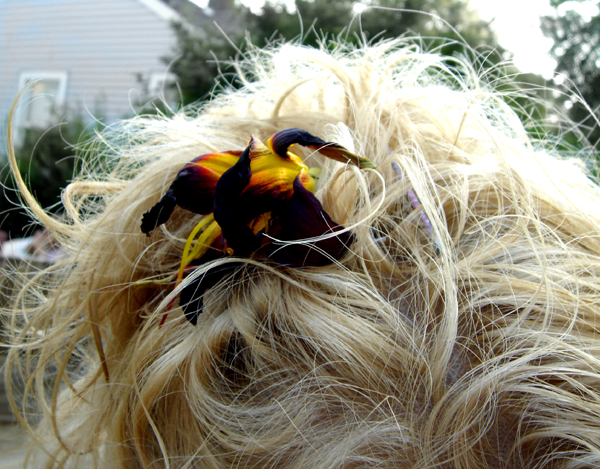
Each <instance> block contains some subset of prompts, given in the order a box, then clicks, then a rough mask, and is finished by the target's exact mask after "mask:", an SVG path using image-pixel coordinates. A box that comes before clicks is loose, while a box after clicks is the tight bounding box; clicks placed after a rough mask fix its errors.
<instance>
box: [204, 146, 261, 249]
mask: <svg viewBox="0 0 600 469" xmlns="http://www.w3.org/2000/svg"><path fill="white" fill-rule="evenodd" d="M251 146H252V142H250V145H248V147H247V148H246V149H245V150H244V152H243V153H242V155H241V156H240V158H239V159H238V161H237V163H236V164H235V165H233V166H232V167H231V168H230V169H229V170H227V171H226V172H225V174H223V176H221V178H220V179H219V181H218V182H217V185H216V189H215V201H214V206H213V213H214V217H215V221H216V222H217V223H218V224H219V226H220V227H221V230H222V233H223V236H224V238H225V239H226V241H227V246H228V247H229V248H231V249H233V254H234V255H235V256H240V257H246V256H249V255H250V254H251V253H253V252H254V251H256V249H257V248H258V247H259V246H260V240H259V239H258V238H257V237H256V235H255V234H254V233H253V232H252V230H251V229H250V228H249V227H248V223H249V222H250V221H251V220H252V218H253V217H249V215H248V212H249V210H250V209H251V207H250V205H249V203H250V202H251V201H250V200H248V197H243V196H242V197H240V194H241V193H242V191H243V190H244V189H245V188H246V186H247V185H248V183H249V182H250V177H251V176H252V171H251V170H250V148H251Z"/></svg>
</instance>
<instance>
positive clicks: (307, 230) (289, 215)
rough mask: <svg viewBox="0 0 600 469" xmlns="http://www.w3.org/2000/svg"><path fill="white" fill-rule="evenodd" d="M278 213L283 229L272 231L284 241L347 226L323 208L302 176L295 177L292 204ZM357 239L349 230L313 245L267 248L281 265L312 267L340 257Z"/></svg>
mask: <svg viewBox="0 0 600 469" xmlns="http://www.w3.org/2000/svg"><path fill="white" fill-rule="evenodd" d="M276 216H277V220H276V223H277V225H278V227H279V230H278V231H270V232H269V233H270V234H272V235H273V237H276V238H277V239H280V240H282V241H297V240H301V239H306V238H315V237H318V236H322V235H327V234H331V233H335V232H337V231H341V230H343V229H344V227H343V226H341V225H338V224H337V223H336V222H334V221H333V220H332V219H331V217H330V216H329V215H328V214H327V212H325V210H323V206H322V205H321V202H319V200H318V199H317V198H316V197H315V196H314V195H313V194H312V193H311V192H310V191H308V190H306V189H305V188H304V186H303V185H302V183H301V182H300V179H299V178H296V179H295V180H294V194H293V195H292V197H291V198H290V201H289V203H288V204H287V205H286V206H285V207H284V208H283V209H281V210H280V211H278V213H277V214H276ZM353 242H354V234H353V233H351V232H349V231H346V232H344V233H340V234H339V235H338V236H333V237H331V238H327V239H323V240H320V241H316V242H313V243H310V244H290V245H280V244H279V243H271V244H269V245H267V246H265V248H266V249H267V252H268V255H269V257H270V258H271V259H273V260H274V261H276V262H278V263H280V264H286V265H290V266H294V267H310V266H323V265H327V264H331V263H332V262H333V261H334V260H339V259H340V258H341V257H342V256H343V255H344V254H345V253H346V250H347V249H348V247H349V246H350V245H351V244H352V243H353Z"/></svg>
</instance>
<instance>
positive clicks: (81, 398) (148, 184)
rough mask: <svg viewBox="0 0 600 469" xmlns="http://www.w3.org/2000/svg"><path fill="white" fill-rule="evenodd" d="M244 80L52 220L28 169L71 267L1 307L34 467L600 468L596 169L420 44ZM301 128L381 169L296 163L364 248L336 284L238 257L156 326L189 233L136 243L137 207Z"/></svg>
mask: <svg viewBox="0 0 600 469" xmlns="http://www.w3.org/2000/svg"><path fill="white" fill-rule="evenodd" d="M236 66H237V71H238V77H239V79H240V80H241V82H242V83H243V85H244V86H243V87H242V88H241V89H237V90H235V89H233V87H232V88H231V89H226V90H225V91H224V92H223V93H222V94H220V95H218V96H217V97H215V98H214V99H212V100H211V101H210V102H209V103H208V104H205V105H202V106H201V107H200V108H198V109H193V110H189V109H188V110H184V111H181V112H178V113H176V114H174V115H173V116H172V117H164V116H138V117H135V118H133V119H130V120H126V121H124V122H120V123H119V124H118V125H116V126H114V127H112V128H109V129H106V131H105V132H103V133H102V134H101V135H100V136H99V137H98V139H97V141H96V145H94V146H93V147H92V149H91V150H90V155H88V156H89V157H88V158H84V160H83V169H82V172H81V174H80V175H79V176H78V177H77V178H76V179H75V180H74V181H73V182H72V183H71V184H70V185H69V186H68V187H67V188H66V189H65V191H64V193H63V205H64V212H65V219H64V220H63V221H57V220H55V219H53V218H51V217H50V216H49V215H47V214H46V213H45V212H44V211H43V210H42V209H41V208H40V207H39V205H38V204H37V202H36V201H35V200H34V198H33V197H32V196H31V195H30V194H29V192H27V189H26V187H25V184H24V183H23V181H22V179H21V178H20V176H19V175H18V173H17V174H15V177H16V178H17V179H18V181H19V184H20V187H21V190H22V193H23V198H24V200H25V203H26V204H27V205H28V206H29V209H30V210H31V212H32V213H33V214H34V215H36V216H37V217H38V219H39V220H40V221H41V222H42V223H44V224H45V225H46V226H47V227H48V228H49V229H50V230H52V232H53V233H54V235H55V236H56V237H57V238H58V240H59V241H60V243H61V244H62V246H63V248H64V249H65V250H66V251H67V253H68V254H67V258H66V259H65V260H64V261H63V262H61V263H59V264H57V265H56V266H53V267H51V268H49V269H48V270H47V271H45V272H41V273H40V274H39V275H37V276H36V277H35V278H34V279H32V280H31V281H30V282H29V283H28V284H27V285H25V286H24V288H23V290H22V292H21V294H20V295H19V296H18V298H17V301H16V304H15V306H14V309H13V311H12V312H13V314H12V319H11V329H12V331H13V333H12V343H13V349H12V351H11V357H10V364H9V367H8V370H7V372H8V373H11V370H12V369H13V368H15V367H17V366H20V367H21V368H20V370H21V372H22V373H23V374H24V376H25V379H26V387H25V396H24V399H23V405H22V406H20V407H19V406H18V404H17V401H16V400H15V399H14V397H13V404H14V405H15V410H17V411H19V412H20V414H19V415H20V419H21V421H22V423H23V424H24V425H28V426H30V428H31V429H32V430H31V431H32V432H34V435H35V438H36V441H37V443H38V445H39V447H38V449H37V451H36V452H34V453H33V455H32V457H33V458H34V459H32V461H30V463H31V464H34V465H35V464H36V463H37V464H42V463H41V462H40V460H41V461H43V464H45V467H79V466H81V467H92V466H94V467H111V468H136V467H139V468H142V467H144V468H146V467H152V468H159V467H165V468H174V467H179V468H188V467H206V468H219V467H222V468H230V467H270V468H273V467H285V468H307V467H310V468H325V467H340V468H341V467H344V468H359V467H390V468H391V467H393V468H399V467H418V468H421V469H425V468H475V467H477V468H479V467H482V468H486V467H487V468H513V467H515V468H516V467H561V468H583V467H600V340H599V339H600V336H599V334H598V327H599V325H600V307H599V305H598V302H599V301H600V237H599V234H600V214H599V211H598V207H599V206H600V190H599V188H598V186H596V185H595V184H594V183H593V182H592V181H591V180H590V179H589V178H588V177H587V176H586V174H585V173H584V171H582V168H581V165H579V164H577V163H574V162H573V161H567V160H563V159H559V158H557V157H556V156H553V155H551V154H550V151H548V150H547V149H545V148H544V146H543V145H542V143H543V142H538V141H533V140H532V139H531V138H530V137H529V136H528V134H527V132H526V131H525V129H524V127H523V124H522V123H521V122H520V121H519V119H518V117H517V116H516V114H515V113H514V112H513V111H512V110H511V108H510V107H509V106H508V105H507V104H506V103H505V101H504V96H503V95H501V94H500V93H499V92H497V91H494V90H493V89H492V88H491V87H490V86H489V85H487V84H486V83H484V82H483V80H482V79H480V78H478V76H477V73H476V72H475V71H474V70H473V68H472V67H471V66H470V65H469V63H468V62H467V61H466V60H465V61H460V60H456V59H451V60H450V59H448V58H446V59H444V58H442V57H440V56H438V55H436V54H434V53H425V52H422V51H420V50H419V48H418V47H416V46H415V45H414V44H410V43H408V42H406V41H393V42H385V43H382V44H378V45H370V46H364V47H359V48H347V47H342V46H335V47H334V46H332V45H331V44H328V45H327V46H324V47H323V48H322V49H321V50H316V49H310V48H305V47H302V46H298V45H292V44H287V45H282V46H278V47H274V48H270V49H264V50H255V51H252V52H250V53H248V55H247V56H246V57H245V58H244V59H243V60H241V61H239V62H238V63H237V64H236ZM288 127H298V128H302V129H305V130H307V131H309V132H311V133H312V134H314V135H318V136H319V137H321V138H323V139H326V140H328V141H335V142H339V143H340V144H342V145H344V146H345V147H347V148H349V149H351V150H352V151H353V152H355V153H356V154H358V155H364V156H366V157H368V158H369V159H370V160H371V161H373V162H374V163H375V164H376V165H377V168H378V169H377V170H366V171H359V170H358V169H357V168H353V167H346V166H344V165H342V164H340V163H337V162H333V161H330V160H325V159H323V158H322V157H321V156H320V155H318V154H316V153H315V154H308V153H306V154H305V157H306V161H307V162H308V164H310V165H311V166H319V167H321V170H322V172H321V176H320V179H319V185H318V190H317V196H318V198H319V199H320V200H321V201H322V203H323V206H324V207H325V209H326V210H327V212H328V213H329V214H330V215H331V217H332V218H333V219H334V220H336V221H337V222H338V223H341V224H344V225H345V226H347V227H350V228H351V229H352V231H353V232H354V234H355V239H356V240H355V242H354V244H352V246H351V249H350V250H349V251H348V253H347V254H346V255H345V256H344V257H343V258H342V259H341V260H340V261H339V262H335V263H332V264H331V265H329V266H325V267H314V268H305V269H300V268H289V267H285V266H280V265H276V264H272V263H269V262H266V261H260V260H257V259H254V258H250V259H246V260H242V262H245V263H246V264H247V266H246V268H245V269H244V272H243V274H242V275H238V276H234V277H232V278H231V279H230V280H229V281H226V282H224V283H222V284H220V285H218V286H217V287H215V288H213V289H212V290H210V291H209V292H208V294H207V296H206V299H205V305H206V306H205V310H204V312H203V313H202V315H200V317H199V320H198V325H197V327H193V326H191V325H190V324H189V323H188V322H187V321H186V320H185V318H184V317H183V315H182V314H181V310H180V308H178V307H174V308H173V309H172V310H171V311H170V313H169V318H168V320H167V321H166V323H165V324H164V325H163V326H162V327H160V328H159V327H158V324H159V322H160V320H161V317H162V315H163V314H164V312H165V310H166V308H167V305H168V303H169V302H170V300H171V299H172V298H174V297H176V296H177V295H178V292H179V290H180V288H178V289H176V290H175V291H171V290H169V289H165V288H162V287H161V286H160V285H159V284H157V283H153V282H152V280H155V279H159V278H164V277H165V276H168V275H171V274H173V273H174V272H177V269H178V266H179V260H180V257H181V252H182V249H183V246H184V243H185V240H186V238H187V236H188V235H189V233H190V231H191V230H192V228H193V227H194V225H195V224H196V223H197V221H198V216H195V215H193V214H191V213H190V212H187V211H185V210H182V209H179V208H177V209H176V210H175V212H174V214H173V216H172V217H171V219H170V220H169V222H168V223H167V224H165V225H163V226H161V227H160V228H159V229H156V230H155V231H154V232H153V233H152V236H151V237H148V238H147V237H146V236H144V235H143V234H142V233H141V231H140V221H141V218H142V214H143V213H144V212H146V211H147V210H148V209H149V208H150V207H151V206H152V205H153V204H155V203H156V202H157V201H158V200H159V199H160V197H161V196H162V195H163V194H164V192H165V191H166V189H167V188H168V187H169V184H170V183H171V182H172V180H173V178H174V177H175V175H176V174H177V172H178V171H179V170H180V169H181V168H182V167H183V165H185V164H186V163H187V162H188V161H190V160H191V159H192V158H194V157H196V156H198V155H200V154H203V153H208V152H220V151H224V150H232V149H243V148H244V147H245V144H246V142H247V141H248V138H249V137H250V135H251V134H254V135H256V136H257V137H259V138H262V139H266V138H267V137H268V136H269V135H271V134H273V133H274V132H276V131H278V130H281V129H284V128H288ZM12 158H13V159H14V155H12ZM392 163H395V164H396V165H398V166H399V168H401V177H400V176H399V174H397V172H396V171H394V165H393V164H392ZM410 191H413V194H414V196H416V197H417V198H418V199H419V201H420V203H421V205H420V206H419V207H416V206H415V204H411V203H410V200H409V196H411V193H410ZM422 212H424V213H425V214H426V216H427V219H428V220H429V222H430V223H431V228H432V233H429V232H428V230H427V229H426V227H425V226H424V224H423V222H422V216H421V213H422ZM219 262H227V260H223V259H221V260H217V261H213V264H208V265H206V266H202V267H201V268H200V269H198V272H199V273H201V272H202V271H203V270H206V269H208V268H210V266H211V265H214V263H219ZM186 281H189V278H188V279H187V280H186ZM175 304H177V303H175ZM32 406H33V407H32ZM32 408H35V409H38V411H39V413H40V414H41V423H39V424H38V425H37V428H36V430H33V426H32V424H31V422H32V421H35V420H36V419H37V417H38V415H36V414H35V413H34V412H33V411H32V410H31V409H32ZM28 422H30V423H28ZM40 449H41V450H43V451H40ZM35 458H37V459H35ZM35 467H41V466H40V465H36V466H35Z"/></svg>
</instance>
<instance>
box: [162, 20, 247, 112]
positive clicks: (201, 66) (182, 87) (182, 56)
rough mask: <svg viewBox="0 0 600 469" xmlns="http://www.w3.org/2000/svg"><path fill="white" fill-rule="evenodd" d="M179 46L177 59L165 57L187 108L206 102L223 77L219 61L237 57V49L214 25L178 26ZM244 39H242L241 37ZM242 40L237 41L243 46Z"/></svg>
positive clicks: (175, 27)
mask: <svg viewBox="0 0 600 469" xmlns="http://www.w3.org/2000/svg"><path fill="white" fill-rule="evenodd" d="M173 28H174V31H175V35H176V38H177V43H176V46H175V49H174V51H173V55H169V56H166V57H163V62H165V63H166V64H168V65H169V67H170V71H171V73H173V74H174V75H175V76H176V77H177V83H176V84H175V86H177V92H178V93H179V94H180V96H181V101H182V103H183V104H189V103H193V102H196V101H199V100H202V99H206V97H207V96H208V95H209V93H210V92H211V90H212V89H213V87H214V84H215V78H216V77H217V76H218V75H219V71H220V69H219V64H218V60H217V59H220V60H223V59H226V58H228V57H231V56H233V55H235V53H236V47H235V46H234V45H233V44H232V43H231V42H229V40H228V39H227V38H226V37H225V36H224V35H223V34H222V33H221V32H220V31H219V30H217V28H216V27H215V26H214V25H211V24H210V23H208V22H207V23H206V24H204V25H203V27H202V29H200V28H194V27H191V26H190V25H188V24H183V23H174V24H173ZM240 37H241V36H240ZM240 37H237V38H233V40H235V41H236V42H240V43H241V40H240Z"/></svg>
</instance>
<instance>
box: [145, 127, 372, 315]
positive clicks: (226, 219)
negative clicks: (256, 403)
mask: <svg viewBox="0 0 600 469" xmlns="http://www.w3.org/2000/svg"><path fill="white" fill-rule="evenodd" d="M293 144H299V145H302V146H305V147H308V148H311V149H314V150H317V151H319V152H320V153H322V154H323V155H325V156H327V157H329V158H332V159H335V160H337V161H341V162H343V163H351V164H355V165H356V166H358V167H360V168H374V167H375V166H374V165H373V164H372V163H371V162H370V161H369V160H367V159H366V158H361V157H358V156H356V155H354V154H353V153H351V152H350V151H348V150H347V149H345V148H344V147H342V146H341V145H338V144H336V143H331V142H325V141H323V140H321V139H320V138H318V137H315V136H314V135H311V134H310V133H308V132H306V131H304V130H300V129H286V130H283V131H281V132H277V133H276V134H274V135H273V136H271V137H270V138H269V139H268V140H267V142H266V145H265V144H263V143H262V142H261V141H260V140H258V139H256V138H254V137H252V138H251V140H250V143H249V144H248V146H247V147H246V149H245V150H244V151H242V152H240V151H227V152H223V153H208V154H205V155H202V156H199V157H198V158H196V159H194V160H192V161H191V162H190V163H188V164H187V165H185V167H184V168H183V169H182V170H181V171H180V172H179V173H178V174H177V177H176V178H175V180H174V181H173V183H172V184H171V186H170V188H169V190H168V191H167V193H166V194H165V196H164V197H163V198H162V199H161V200H160V201H159V202H158V203H157V204H156V205H155V206H154V207H152V208H151V209H150V210H149V211H148V212H146V214H144V217H143V219H142V226H141V230H142V232H144V233H146V234H147V235H149V233H150V232H151V231H152V230H153V229H155V228H156V227H158V226H159V225H161V224H163V223H165V222H166V221H167V220H168V219H169V218H170V216H171V214H172V213H173V210H174V209H175V207H176V206H179V207H181V208H184V209H186V210H189V211H191V212H193V213H197V214H201V215H205V216H204V217H203V218H202V219H201V220H200V222H199V223H198V224H197V225H196V227H195V228H194V229H193V230H192V232H191V233H190V236H189V237H188V239H187V242H186V245H185V247H184V251H183V255H182V260H181V265H180V269H179V272H178V276H177V283H179V282H180V281H181V279H182V278H183V276H184V274H185V273H186V272H187V271H188V270H189V268H188V267H189V266H192V265H199V264H202V263H204V262H206V261H208V260H212V259H215V258H217V257H223V256H233V257H238V258H239V257H248V256H250V255H257V256H263V257H266V258H268V259H272V260H273V261H275V262H277V263H279V264H284V265H289V266H292V267H310V266H323V265H327V264H330V263H331V262H334V261H335V260H338V259H340V258H341V257H342V256H343V255H344V254H345V252H346V250H347V249H348V246H350V244H352V242H353V240H354V235H353V234H352V233H351V232H349V231H344V227H343V226H340V225H339V224H337V223H335V222H334V221H333V220H332V219H331V218H330V217H329V215H328V214H327V213H326V212H325V210H323V206H322V205H321V203H320V202H319V200H318V199H317V198H316V197H315V196H314V194H313V192H314V190H315V178H314V176H313V175H312V172H311V170H310V169H309V168H308V167H307V166H306V165H305V164H304V162H303V161H302V160H301V159H300V158H299V157H298V156H297V155H295V154H294V153H292V152H290V151H289V150H288V149H289V147H290V146H291V145H293ZM338 232H339V234H338V235H336V236H323V235H328V234H329V235H330V234H333V233H338ZM266 235H268V236H266ZM273 238H275V239H278V240H280V241H283V242H285V241H297V240H302V239H307V238H320V239H318V240H316V241H315V242H313V243H310V244H305V243H291V244H285V243H283V244H281V243H273V242H272V239H273ZM211 248H212V249H211ZM240 266H241V263H237V262H230V263H227V264H223V265H222V266H221V267H219V268H213V269H211V270H210V271H209V272H208V273H207V274H205V275H204V276H202V277H201V278H200V277H199V278H198V279H196V281H194V282H192V283H190V284H189V285H188V286H186V287H185V288H184V289H183V290H182V292H181V295H180V303H181V305H182V308H183V310H184V313H185V315H186V318H187V319H188V320H189V321H190V322H191V323H192V324H196V321H197V318H198V314H199V313H200V312H201V311H202V297H203V294H204V292H205V291H206V290H207V289H209V288H211V287H213V286H214V285H216V284H217V283H218V282H219V281H220V280H221V279H222V278H223V276H224V275H226V274H227V273H231V272H233V271H235V270H236V269H238V268H239V267H240Z"/></svg>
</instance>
